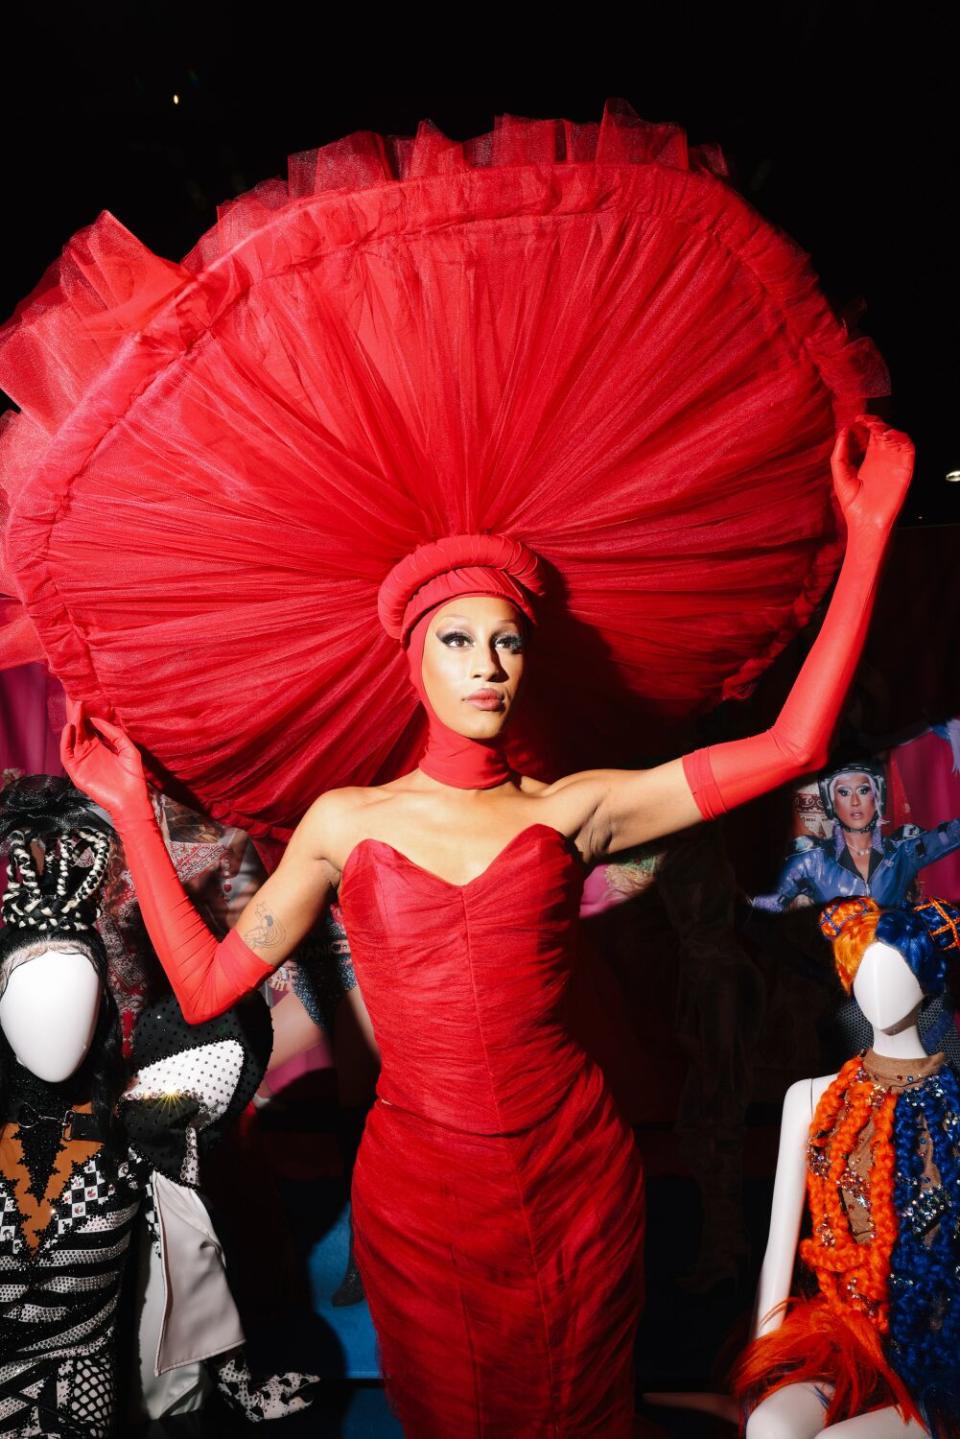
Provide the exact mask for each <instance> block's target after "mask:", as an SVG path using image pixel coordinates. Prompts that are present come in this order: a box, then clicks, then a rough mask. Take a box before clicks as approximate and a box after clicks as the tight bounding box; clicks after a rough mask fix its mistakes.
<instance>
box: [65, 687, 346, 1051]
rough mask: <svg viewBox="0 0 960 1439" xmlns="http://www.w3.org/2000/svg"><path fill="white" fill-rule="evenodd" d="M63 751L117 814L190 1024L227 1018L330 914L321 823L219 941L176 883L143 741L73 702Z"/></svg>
mask: <svg viewBox="0 0 960 1439" xmlns="http://www.w3.org/2000/svg"><path fill="white" fill-rule="evenodd" d="M60 754H61V759H62V761H63V767H64V769H65V770H66V771H67V774H68V775H69V776H70V778H71V779H72V780H73V782H74V784H75V785H77V787H78V788H79V789H82V790H84V791H85V793H87V794H89V795H90V797H91V798H92V799H93V800H95V801H96V802H97V803H98V804H101V805H103V807H104V808H105V809H107V810H108V811H109V812H110V816H111V818H112V819H113V822H114V825H115V826H116V829H117V831H118V832H119V834H120V835H121V837H122V839H123V844H124V851H125V853H126V859H127V865H128V867H129V870H130V874H131V876H132V877H133V882H134V885H135V887H136V891H137V900H138V902H139V905H140V911H141V913H142V915H143V921H144V924H145V925H146V927H147V933H148V934H149V936H150V939H151V941H152V943H153V947H154V949H155V950H156V952H157V956H158V958H159V960H160V963H161V964H162V965H163V967H164V969H165V970H166V973H167V977H168V979H169V980H170V984H171V987H172V989H173V992H174V994H175V995H176V996H177V1000H178V1002H179V1004H180V1008H181V1009H182V1010H183V1015H184V1018H185V1019H186V1020H187V1022H188V1023H189V1024H199V1023H200V1022H201V1021H202V1020H205V1019H212V1018H213V1017H214V1016H215V1015H217V1014H222V1013H223V1011H224V1010H226V1009H229V1008H230V1006H231V1005H232V1004H235V1003H236V1001H237V1000H238V999H239V998H240V997H241V995H243V994H246V993H247V992H248V991H249V990H251V989H255V988H256V987H257V985H259V984H261V983H262V982H263V980H264V979H266V978H267V976H268V975H270V974H271V973H272V972H273V970H274V969H275V968H276V966H277V965H278V964H280V963H282V961H283V960H284V959H285V958H286V957H287V955H288V954H290V953H291V952H292V950H293V949H294V948H295V947H296V945H297V944H299V942H300V940H301V939H302V938H303V936H304V935H305V934H306V933H307V931H308V930H309V929H310V927H311V925H312V924H313V923H314V922H315V920H316V919H317V917H318V916H319V914H320V911H321V910H322V908H323V905H324V903H325V901H326V898H327V892H328V889H329V886H330V879H331V878H332V873H333V872H332V871H331V870H330V868H329V866H328V865H326V864H325V863H324V862H323V860H322V859H320V858H319V856H318V854H317V851H316V848H315V844H314V840H315V835H314V829H315V826H314V825H307V824H306V822H304V823H303V824H301V825H300V827H299V828H298V829H297V832H296V833H295V834H294V836H293V838H292V839H291V841H290V844H289V845H288V846H287V850H286V852H285V854H284V857H283V859H282V860H281V862H280V864H279V865H278V867H277V869H276V871H275V872H274V873H273V874H272V875H271V876H270V878H269V879H268V880H267V881H266V882H265V883H264V884H263V885H262V886H261V887H260V889H258V890H257V892H256V893H255V894H254V896H253V897H252V899H251V900H250V901H249V903H248V904H247V905H246V907H245V909H244V910H243V913H242V914H241V915H240V919H239V922H238V924H237V926H236V928H234V929H232V930H231V931H230V933H229V934H228V935H227V937H226V939H224V940H221V941H220V942H218V941H217V939H216V938H215V936H214V935H212V934H211V933H210V931H209V929H208V928H207V926H206V925H205V924H204V922H203V920H202V919H201V918H200V916H199V914H198V913H197V911H196V910H195V909H194V907H193V904H192V903H191V901H190V900H189V898H188V897H187V895H186V894H185V893H184V891H183V888H182V886H181V884H180V881H179V879H178V878H177V872H176V870H175V868H174V866H173V861H172V860H171V859H170V855H169V854H168V852H167V847H166V845H165V844H164V842H163V838H162V836H161V834H160V831H159V829H158V828H157V822H156V818H155V816H154V813H153V806H152V804H151V803H150V796H149V794H148V792H147V786H146V781H145V780H144V776H143V768H142V765H141V762H140V755H139V752H138V750H137V747H136V745H134V744H133V742H132V741H131V740H130V739H129V738H128V737H127V736H126V735H125V734H124V732H123V731H122V730H121V729H118V727H117V726H116V725H113V724H110V723H108V722H107V721H106V720H101V719H97V720H92V719H90V718H89V717H88V716H87V715H85V714H84V712H83V707H82V705H77V704H73V703H72V702H71V704H70V705H69V708H68V712H67V724H66V726H65V728H64V731H63V736H62V739H61V746H60Z"/></svg>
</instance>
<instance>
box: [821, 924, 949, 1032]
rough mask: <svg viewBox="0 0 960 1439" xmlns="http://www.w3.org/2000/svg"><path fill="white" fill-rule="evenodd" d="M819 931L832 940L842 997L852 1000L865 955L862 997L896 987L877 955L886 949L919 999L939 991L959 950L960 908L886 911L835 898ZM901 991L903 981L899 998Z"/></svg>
mask: <svg viewBox="0 0 960 1439" xmlns="http://www.w3.org/2000/svg"><path fill="white" fill-rule="evenodd" d="M820 928H821V929H822V931H823V933H824V935H825V936H826V938H827V939H829V940H831V941H832V942H833V957H834V962H835V964H836V967H837V974H838V975H839V977H840V982H841V984H842V985H843V987H844V989H845V990H846V991H847V992H848V993H849V992H850V990H851V989H853V990H854V993H855V995H856V998H857V1000H858V1002H859V999H860V995H859V993H858V992H857V983H856V980H857V976H858V974H859V971H860V968H861V966H862V965H863V964H864V963H865V962H866V960H867V957H868V955H869V957H870V965H869V968H868V971H867V976H866V977H865V979H864V981H863V990H864V994H867V993H868V988H870V987H872V988H873V989H874V990H875V989H876V986H877V985H878V984H879V983H885V982H889V983H891V984H892V985H893V986H894V988H896V987H897V985H898V984H899V983H900V981H898V980H896V978H895V976H896V975H897V973H898V972H899V971H898V968H897V966H896V965H895V964H894V962H893V959H892V957H891V956H890V955H889V954H884V953H882V952H883V951H892V953H894V954H896V955H897V957H898V958H899V960H900V961H901V963H902V964H903V965H905V966H906V967H907V969H908V970H909V972H910V975H911V976H912V978H913V980H914V982H915V984H916V987H917V988H918V989H919V991H920V994H921V996H922V995H927V994H942V993H943V992H944V990H945V989H946V987H947V977H948V967H949V964H950V961H951V959H953V960H954V961H955V959H956V953H955V952H956V951H957V950H958V949H960V910H957V909H955V908H954V907H953V905H952V904H949V903H948V902H947V901H946V900H942V899H929V900H924V901H923V902H922V903H921V904H917V905H912V906H910V907H908V908H905V909H886V910H883V909H881V908H880V906H879V905H878V904H877V903H876V902H875V901H874V900H872V899H842V900H837V901H835V902H834V903H833V904H828V905H827V907H826V908H825V909H824V910H823V912H822V914H821V916H820ZM873 951H876V953H872V952H873ZM907 988H908V986H906V982H905V981H904V988H903V995H904V997H905V996H906V992H907ZM891 1002H892V1003H893V1002H894V1001H891ZM897 1002H899V1001H897ZM917 1002H918V1003H919V1001H917ZM864 1013H866V1011H864ZM867 1017H868V1018H869V1015H868V1016H867ZM871 1022H873V1021H871ZM881 1027H884V1026H881Z"/></svg>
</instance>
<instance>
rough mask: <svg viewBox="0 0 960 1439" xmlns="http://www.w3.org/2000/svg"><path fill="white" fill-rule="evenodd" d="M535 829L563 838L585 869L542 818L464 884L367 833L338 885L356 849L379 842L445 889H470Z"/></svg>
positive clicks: (569, 842)
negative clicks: (436, 872) (438, 872)
mask: <svg viewBox="0 0 960 1439" xmlns="http://www.w3.org/2000/svg"><path fill="white" fill-rule="evenodd" d="M537 829H545V830H547V831H548V833H549V834H555V835H556V836H557V838H558V839H561V840H563V842H564V846H565V848H566V852H567V853H568V854H569V853H570V850H571V848H572V849H573V851H574V853H575V854H576V857H577V858H578V859H579V861H580V864H581V867H582V868H584V869H586V862H585V861H584V858H583V856H582V855H581V853H580V851H579V850H578V849H577V847H576V845H575V844H573V841H572V840H568V837H567V836H566V835H565V834H564V833H563V831H562V830H559V829H554V827H553V825H552V824H544V823H543V821H542V820H536V821H534V823H533V824H528V825H525V826H524V828H523V829H521V830H518V831H517V833H516V834H515V835H514V836H513V838H512V839H508V840H507V842H506V844H505V845H504V846H503V848H502V849H499V850H498V851H497V853H496V854H495V855H494V857H493V859H492V860H491V861H490V863H489V864H487V865H485V866H484V868H483V869H482V870H481V871H480V873H479V874H475V875H474V877H473V879H468V880H467V881H466V883H465V884H455V883H454V881H453V880H451V879H444V877H443V875H442V874H435V873H434V871H433V870H432V869H424V867H423V865H422V864H417V861H416V860H415V859H411V858H410V856H409V855H408V854H404V852H403V850H402V849H397V847H396V845H393V844H391V843H390V841H389V840H388V839H377V837H376V836H375V835H367V836H365V837H364V838H363V839H358V840H357V842H356V844H355V845H354V846H353V849H352V850H351V851H350V853H349V854H348V855H347V857H346V859H345V860H344V861H343V864H342V865H341V867H340V886H339V887H340V888H341V889H342V888H343V882H344V880H345V879H346V877H347V871H348V869H349V868H350V864H351V861H352V860H353V857H354V855H355V854H356V853H357V851H358V850H360V849H362V848H363V846H364V845H367V844H379V845H382V846H383V848H384V849H388V850H390V852H391V854H395V855H396V856H397V858H398V859H402V860H403V862H404V864H408V865H410V867H411V868H412V869H415V870H417V871H418V872H419V873H420V874H425V875H426V876H427V878H428V879H432V880H434V881H435V883H437V884H442V885H444V886H445V887H446V888H447V889H456V890H460V891H463V890H467V889H470V887H471V886H472V885H475V884H477V883H479V881H480V880H481V879H485V878H486V876H487V875H488V874H489V873H490V871H491V870H492V869H494V868H495V867H496V865H497V864H499V862H500V860H502V859H503V858H504V856H505V855H507V854H509V852H510V850H511V849H512V848H513V846H514V845H515V844H516V843H517V841H518V840H520V839H523V838H524V837H525V836H526V835H528V834H531V833H532V832H533V831H534V830H537Z"/></svg>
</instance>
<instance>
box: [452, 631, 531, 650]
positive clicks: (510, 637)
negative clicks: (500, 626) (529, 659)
mask: <svg viewBox="0 0 960 1439" xmlns="http://www.w3.org/2000/svg"><path fill="white" fill-rule="evenodd" d="M437 639H438V640H439V641H440V643H441V644H442V645H448V646H449V647H450V648H451V649H464V648H465V647H466V646H467V645H472V644H473V643H474V636H473V635H472V634H469V633H468V632H467V631H466V630H461V629H450V630H441V631H439V632H438V633H437ZM493 643H494V644H495V645H496V646H497V648H498V649H503V650H507V651H508V652H509V653H510V654H514V655H517V654H520V653H521V652H522V651H523V648H524V642H523V635H521V634H518V633H517V632H516V630H501V631H500V632H499V633H498V634H495V635H494V636H493Z"/></svg>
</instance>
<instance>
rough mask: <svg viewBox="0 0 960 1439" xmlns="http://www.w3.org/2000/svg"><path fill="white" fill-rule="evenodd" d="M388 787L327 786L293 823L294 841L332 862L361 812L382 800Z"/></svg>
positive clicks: (345, 844) (343, 848)
mask: <svg viewBox="0 0 960 1439" xmlns="http://www.w3.org/2000/svg"><path fill="white" fill-rule="evenodd" d="M387 798H388V791H386V790H385V789H383V788H379V787H374V786H363V785H350V786H345V787H344V788H343V789H329V790H327V791H326V792H325V793H324V794H322V795H320V797H319V798H318V799H315V800H314V802H313V804H312V805H311V806H310V808H309V809H308V810H307V812H306V814H305V815H304V816H303V819H302V820H301V821H300V823H299V824H298V825H297V828H296V832H295V834H294V839H293V841H291V843H293V842H294V841H295V842H296V843H297V844H298V845H302V846H303V847H304V848H305V849H307V850H309V851H310V852H311V853H313V854H315V855H317V856H322V857H323V858H324V859H327V860H329V861H331V862H332V863H334V864H336V860H337V857H338V856H340V855H341V854H342V853H344V851H346V850H349V849H350V847H351V845H352V842H353V841H352V839H351V836H352V835H353V833H354V832H355V830H356V828H357V823H358V820H359V818H360V816H361V815H362V814H364V813H365V812H366V811H367V810H368V809H370V808H371V807H373V806H375V805H378V804H383V803H384V802H385V800H386V799H387Z"/></svg>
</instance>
